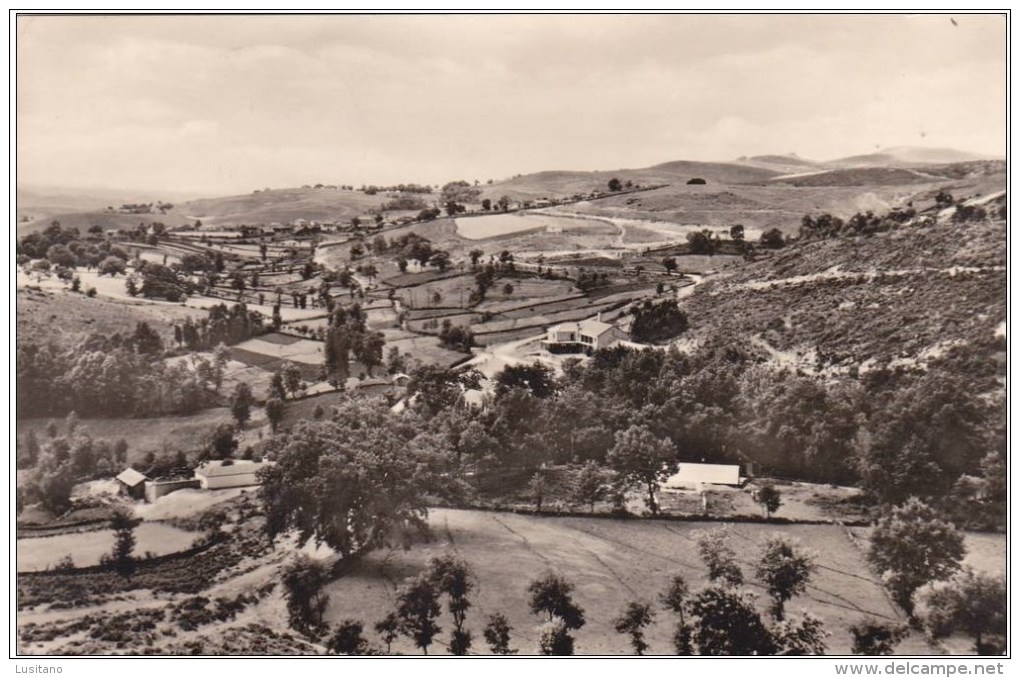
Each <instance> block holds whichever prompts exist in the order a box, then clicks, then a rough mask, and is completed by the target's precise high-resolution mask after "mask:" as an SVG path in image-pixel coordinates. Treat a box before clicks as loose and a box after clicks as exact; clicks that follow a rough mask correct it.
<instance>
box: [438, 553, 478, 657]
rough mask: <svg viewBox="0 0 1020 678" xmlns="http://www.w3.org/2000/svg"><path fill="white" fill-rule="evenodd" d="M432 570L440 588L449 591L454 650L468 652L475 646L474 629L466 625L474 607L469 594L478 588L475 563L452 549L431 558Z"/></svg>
mask: <svg viewBox="0 0 1020 678" xmlns="http://www.w3.org/2000/svg"><path fill="white" fill-rule="evenodd" d="M428 573H429V577H431V579H432V582H433V584H434V585H435V587H436V588H437V589H438V591H439V592H440V593H445V594H446V596H447V599H448V600H447V608H448V609H449V610H450V615H451V616H452V617H453V633H452V634H451V636H450V653H451V654H453V655H457V656H463V655H466V654H467V653H468V650H469V649H470V648H471V632H470V631H468V630H467V629H465V628H464V620H465V616H466V614H467V611H468V609H470V607H471V601H470V600H469V599H468V597H469V596H470V594H471V591H472V590H473V589H474V581H473V580H474V573H473V572H472V570H471V566H470V565H468V563H467V561H465V560H462V559H460V558H457V557H456V556H455V555H453V554H452V553H446V554H443V555H442V556H438V557H436V558H433V559H432V560H430V561H429V564H428Z"/></svg>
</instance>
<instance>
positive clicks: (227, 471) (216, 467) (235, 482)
mask: <svg viewBox="0 0 1020 678" xmlns="http://www.w3.org/2000/svg"><path fill="white" fill-rule="evenodd" d="M271 464H272V462H268V461H246V460H243V459H224V460H222V461H207V462H205V463H203V464H202V465H201V466H199V467H198V468H196V469H195V478H197V479H198V482H199V486H200V487H201V488H202V489H203V490H222V489H226V488H228V487H250V486H252V485H258V484H259V480H258V477H257V476H256V474H257V473H258V472H259V470H260V469H263V468H265V467H266V466H269V465H271Z"/></svg>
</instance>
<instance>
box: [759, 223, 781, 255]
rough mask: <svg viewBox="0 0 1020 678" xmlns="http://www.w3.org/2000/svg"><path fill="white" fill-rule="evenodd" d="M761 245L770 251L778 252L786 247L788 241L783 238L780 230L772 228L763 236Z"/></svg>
mask: <svg viewBox="0 0 1020 678" xmlns="http://www.w3.org/2000/svg"><path fill="white" fill-rule="evenodd" d="M761 244H762V246H763V247H767V248H769V249H770V250H778V249H780V248H781V247H783V246H784V245H786V240H785V239H784V238H783V232H782V231H780V230H779V229H778V228H772V229H769V230H768V231H765V232H764V233H762V234H761Z"/></svg>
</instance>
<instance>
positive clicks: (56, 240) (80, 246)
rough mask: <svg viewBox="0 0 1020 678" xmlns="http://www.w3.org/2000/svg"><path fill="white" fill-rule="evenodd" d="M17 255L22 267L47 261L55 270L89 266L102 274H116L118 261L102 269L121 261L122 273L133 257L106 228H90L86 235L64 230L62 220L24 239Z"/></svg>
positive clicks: (20, 242) (75, 230)
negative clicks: (109, 260)
mask: <svg viewBox="0 0 1020 678" xmlns="http://www.w3.org/2000/svg"><path fill="white" fill-rule="evenodd" d="M15 252H16V254H17V256H18V257H19V259H18V263H19V264H24V263H26V262H27V260H28V259H45V260H47V261H49V262H50V265H51V266H54V267H64V268H74V267H75V266H87V267H89V268H99V269H100V272H101V273H112V272H113V271H112V269H113V268H115V267H116V266H117V265H116V264H115V263H114V262H109V263H107V265H106V266H105V267H104V266H101V265H102V264H103V262H105V261H106V260H107V259H111V258H113V259H117V260H119V261H120V262H121V264H120V270H119V271H117V272H121V273H122V272H123V266H124V262H127V261H128V260H129V259H130V258H131V257H130V256H129V255H128V253H127V251H125V250H124V248H123V247H121V246H119V245H117V244H116V243H115V242H114V241H113V240H111V239H110V238H108V237H106V236H105V235H104V234H103V231H102V229H98V230H93V229H89V232H88V233H87V234H86V235H85V236H82V235H81V233H79V231H78V229H77V228H63V227H62V226H61V225H60V222H59V221H54V222H53V223H52V224H50V226H49V227H47V228H46V230H44V231H41V232H39V233H29V234H28V235H26V236H24V237H22V238H20V239H19V240H18V244H17V247H16V250H15Z"/></svg>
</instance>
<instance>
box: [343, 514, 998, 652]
mask: <svg viewBox="0 0 1020 678" xmlns="http://www.w3.org/2000/svg"><path fill="white" fill-rule="evenodd" d="M429 522H430V525H431V528H432V533H433V541H431V542H430V543H424V544H419V545H416V546H414V547H412V548H411V549H410V550H408V551H402V550H392V551H376V552H374V553H372V554H369V555H368V556H367V557H366V558H365V559H364V560H363V561H361V562H360V563H359V564H357V565H356V566H355V567H354V569H353V571H351V572H350V573H349V574H347V575H345V576H343V577H341V578H340V579H337V580H335V581H334V582H332V583H331V584H330V585H329V586H328V587H327V592H328V593H329V594H330V605H329V608H328V610H327V618H328V620H329V621H330V622H336V621H339V620H341V619H344V618H347V617H353V618H356V619H357V618H360V619H362V620H363V621H364V622H366V625H369V624H373V623H375V622H376V621H378V619H379V618H381V617H382V616H383V615H384V614H385V613H386V612H387V611H388V610H390V609H392V607H393V600H394V592H395V589H396V587H397V586H399V585H400V583H401V582H402V581H403V580H404V579H405V578H407V577H411V576H414V575H416V574H417V573H418V572H420V571H421V570H422V569H423V567H424V565H425V563H426V561H427V560H428V558H429V557H431V556H435V555H439V554H441V553H443V552H445V551H453V552H455V553H456V554H457V555H458V556H460V557H461V558H464V559H465V560H467V561H468V563H470V564H471V566H472V567H473V568H474V570H475V574H476V576H477V582H476V583H477V586H478V588H477V590H476V592H475V594H474V595H473V597H472V602H473V607H472V608H471V610H470V611H469V613H468V615H467V626H468V628H470V629H471V631H472V632H473V633H474V635H475V639H476V640H475V643H476V646H475V649H476V651H477V650H483V651H484V646H483V641H482V639H481V630H482V626H483V624H484V619H485V618H486V616H487V615H489V614H492V613H494V612H502V613H503V614H505V615H506V616H507V617H508V618H509V620H510V623H511V624H512V625H513V627H514V630H513V632H512V637H513V642H512V645H513V646H514V647H516V648H519V649H520V651H521V652H522V653H525V654H529V653H534V652H535V651H536V649H537V644H538V634H537V630H536V629H537V627H538V626H539V625H540V624H541V623H542V621H543V620H541V619H539V618H538V617H537V616H535V615H533V614H532V613H531V612H530V611H529V610H528V606H527V593H526V589H527V586H528V584H529V583H530V582H531V581H532V580H534V579H535V578H537V577H539V576H540V575H542V574H543V573H544V572H546V571H548V570H553V571H556V572H558V573H560V574H562V575H564V576H565V577H567V578H568V579H569V580H570V581H572V582H573V583H574V584H576V586H577V588H576V591H575V593H574V600H575V602H577V603H578V604H579V605H580V606H581V607H582V608H584V611H585V618H586V619H587V620H588V621H587V624H586V625H585V626H584V628H582V629H581V630H580V631H578V632H577V633H576V639H577V652H578V653H580V654H628V653H630V651H631V650H630V647H629V645H628V642H627V639H626V638H625V637H624V636H621V635H620V634H618V633H616V632H615V630H614V629H613V626H612V620H613V618H614V617H616V616H617V615H618V614H619V613H620V612H621V611H622V610H623V609H624V607H625V606H626V605H627V603H629V602H631V601H634V600H640V601H647V602H651V603H653V605H654V607H655V608H656V609H657V611H658V612H657V617H656V620H655V623H654V624H653V625H652V626H651V627H650V628H649V629H648V633H647V640H648V642H649V644H650V645H651V649H650V652H652V653H656V654H669V653H670V652H671V650H672V645H671V641H670V638H671V634H672V632H673V628H674V626H675V619H674V618H672V616H671V615H670V614H669V613H667V612H666V611H665V610H663V609H662V608H661V606H660V605H659V604H658V602H657V601H658V596H659V594H660V593H662V592H663V591H664V590H665V588H666V586H667V584H668V582H669V580H670V578H671V577H672V576H673V575H675V574H682V575H684V576H685V577H686V578H687V580H688V583H689V584H690V585H691V587H692V588H693V589H695V590H696V589H697V588H698V587H700V586H701V585H703V584H704V583H705V581H706V574H705V567H704V565H703V564H702V562H701V560H700V559H699V557H698V554H697V548H696V543H695V540H696V532H697V531H698V530H699V529H704V528H706V527H708V528H711V527H714V526H717V525H718V523H712V524H708V523H696V522H669V521H653V520H644V521H635V520H609V519H595V518H552V517H534V516H522V515H516V514H507V513H488V512H480V511H463V510H453V509H437V510H433V511H432V512H431V514H430V518H429ZM774 532H781V533H783V534H786V535H789V536H791V537H794V538H796V539H798V540H800V541H801V543H802V544H804V545H805V546H809V547H810V548H811V549H813V550H814V552H815V553H816V554H817V559H818V560H817V562H818V564H819V570H818V573H817V574H816V575H815V577H814V580H813V582H812V584H811V585H810V586H809V588H808V591H807V592H806V593H805V594H804V595H802V596H799V597H796V598H794V599H793V600H792V601H790V603H788V605H787V610H788V612H789V613H790V614H791V615H797V614H799V613H801V612H803V611H809V612H811V613H812V614H814V615H816V616H818V617H820V618H821V619H822V621H823V623H824V626H825V628H826V629H827V630H828V631H829V632H830V633H831V634H832V635H831V637H830V638H829V643H828V650H829V653H833V654H847V653H849V650H850V634H849V631H848V628H849V627H850V626H851V625H852V624H854V623H856V622H858V621H859V620H861V619H864V618H870V619H874V620H878V621H885V622H894V621H902V620H901V619H900V617H899V613H898V611H897V610H896V609H895V608H894V607H893V606H892V605H891V603H890V602H889V600H888V598H887V597H886V594H885V592H884V590H883V588H882V587H881V584H880V582H879V581H878V579H877V578H876V577H875V576H874V575H873V574H872V573H871V572H870V570H869V569H868V567H867V564H866V562H865V559H864V556H863V555H862V554H861V552H860V551H859V550H858V547H857V546H856V545H855V544H854V542H852V541H851V540H850V539H849V538H848V536H847V533H846V532H845V530H844V529H843V528H841V527H839V526H836V525H764V524H737V525H734V526H732V527H731V530H730V540H731V545H732V546H733V547H734V549H735V550H736V551H737V554H738V559H739V561H740V564H741V567H742V568H743V570H744V574H745V577H746V578H747V579H748V581H749V588H751V589H752V590H753V591H755V592H756V593H758V604H759V606H760V608H761V609H763V610H764V609H765V607H766V605H767V601H766V600H765V593H764V590H763V589H762V587H761V585H760V584H758V582H756V581H754V566H755V563H756V561H757V558H758V554H759V552H760V550H761V546H762V543H763V542H764V540H765V539H767V538H768V537H769V536H770V535H772V534H773V533H774ZM1000 541H1001V539H1000ZM508 563H513V566H512V567H508V566H507V564H508ZM366 610H371V611H372V613H371V616H366ZM440 625H441V626H442V627H443V633H442V634H440V636H439V638H437V643H436V645H434V646H433V647H432V648H430V653H435V654H439V653H442V652H444V651H445V648H443V647H440V645H442V644H445V642H446V641H447V639H448V633H449V630H450V627H451V623H450V619H449V614H448V613H447V612H446V611H445V607H444V613H443V617H441V618H440ZM394 650H396V651H400V652H405V653H411V654H416V653H417V651H416V648H414V647H413V646H411V644H410V643H409V642H408V641H407V640H406V639H405V638H401V639H400V640H398V641H397V643H395V645H394ZM900 651H901V652H904V653H907V652H909V653H922V654H929V653H931V652H932V649H931V648H929V647H928V646H927V644H926V643H925V642H924V640H923V638H921V637H920V636H918V635H917V634H914V636H912V637H911V638H909V639H908V640H907V641H905V642H904V643H903V644H902V645H901V646H900Z"/></svg>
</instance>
